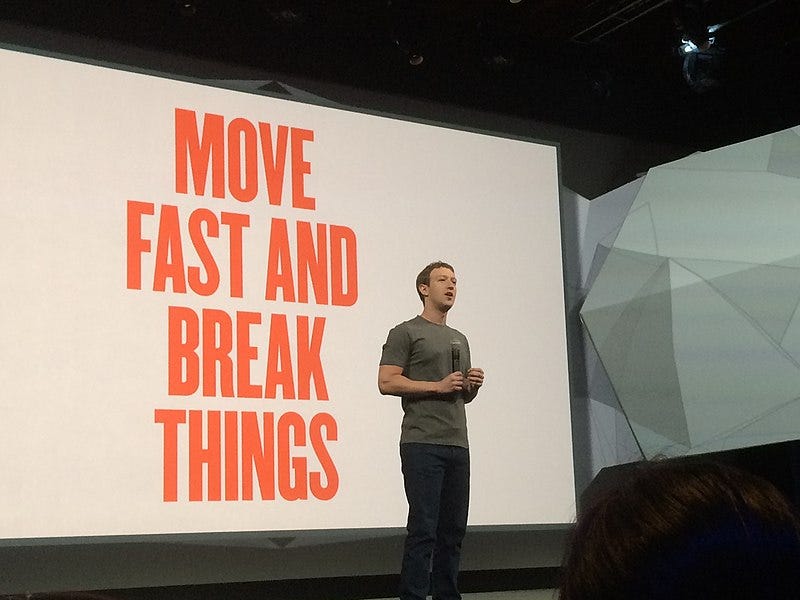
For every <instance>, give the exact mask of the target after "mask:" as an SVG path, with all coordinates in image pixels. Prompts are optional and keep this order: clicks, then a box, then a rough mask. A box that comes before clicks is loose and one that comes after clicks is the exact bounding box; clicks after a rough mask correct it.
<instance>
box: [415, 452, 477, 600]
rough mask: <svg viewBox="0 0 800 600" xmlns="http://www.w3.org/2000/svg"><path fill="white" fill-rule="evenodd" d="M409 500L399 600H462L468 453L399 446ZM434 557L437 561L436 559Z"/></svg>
mask: <svg viewBox="0 0 800 600" xmlns="http://www.w3.org/2000/svg"><path fill="white" fill-rule="evenodd" d="M400 461H401V464H402V468H403V481H404V484H405V490H406V498H407V500H408V524H407V525H406V530H407V532H408V535H407V536H406V541H405V549H404V552H403V566H402V569H401V571H400V599H401V600H424V599H425V598H426V597H427V596H428V592H429V591H430V593H431V594H432V595H433V599H434V600H459V599H460V598H461V594H459V593H458V567H459V563H460V561H461V542H462V540H463V539H464V534H465V533H466V531H467V512H468V510H469V450H468V449H467V448H461V447H459V446H442V445H437V444H418V443H404V444H400ZM431 557H433V560H431Z"/></svg>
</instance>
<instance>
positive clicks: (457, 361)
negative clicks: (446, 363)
mask: <svg viewBox="0 0 800 600" xmlns="http://www.w3.org/2000/svg"><path fill="white" fill-rule="evenodd" d="M450 359H451V361H452V366H453V369H452V371H450V372H451V373H455V372H456V371H460V370H461V342H460V341H459V340H452V341H451V342H450Z"/></svg>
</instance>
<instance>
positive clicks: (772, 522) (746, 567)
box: [559, 460, 800, 600]
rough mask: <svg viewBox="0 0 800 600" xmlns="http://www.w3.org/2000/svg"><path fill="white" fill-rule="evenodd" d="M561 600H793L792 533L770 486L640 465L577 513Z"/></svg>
mask: <svg viewBox="0 0 800 600" xmlns="http://www.w3.org/2000/svg"><path fill="white" fill-rule="evenodd" d="M559 598H560V599H561V600H605V599H609V600H610V599H613V600H645V599H646V600H662V599H663V600H684V599H686V600H688V599H698V600H700V599H703V600H709V599H717V598H719V599H723V598H724V599H725V600H735V599H738V598H742V599H749V598H753V599H756V598H757V599H762V598H763V599H767V598H768V599H779V600H782V599H800V525H799V524H798V520H797V517H796V515H795V513H794V510H793V508H792V507H791V505H790V504H789V502H788V501H787V499H786V498H785V497H784V496H783V495H782V494H781V493H780V492H779V491H778V490H777V489H776V488H775V487H774V486H773V485H772V484H771V483H769V482H767V481H765V480H763V479H761V478H759V477H756V476H755V475H752V474H749V473H746V472H743V471H740V470H738V469H734V468H732V467H729V466H724V465H720V464H714V463H708V462H703V463H701V462H698V461H695V460H670V461H664V462H654V463H642V464H641V465H640V466H637V467H636V468H634V469H633V470H632V472H631V473H630V474H629V475H628V476H627V478H626V479H625V481H623V482H622V483H621V484H620V485H618V486H617V487H615V488H614V489H611V490H607V491H606V492H604V493H601V494H599V495H598V496H597V497H595V498H593V499H592V500H590V501H589V502H588V503H587V506H585V507H583V508H582V510H581V512H580V514H579V515H578V520H577V525H576V528H575V531H574V533H573V537H572V540H571V544H570V546H569V548H568V549H567V554H566V557H565V560H564V563H563V565H562V584H561V589H560V595H559Z"/></svg>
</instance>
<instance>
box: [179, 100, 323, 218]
mask: <svg viewBox="0 0 800 600" xmlns="http://www.w3.org/2000/svg"><path fill="white" fill-rule="evenodd" d="M202 129H203V133H202V134H201V133H200V129H199V127H198V122H197V113H195V112H194V111H192V110H186V109H183V108H176V109H175V191H176V192H177V193H179V194H188V193H189V163H191V174H192V180H193V181H194V193H195V195H197V196H202V195H204V194H205V191H206V180H207V178H208V171H209V167H210V169H211V195H212V196H213V197H214V198H224V197H225V179H226V177H225V175H226V169H225V167H226V163H227V183H228V190H229V191H230V193H231V195H232V196H233V197H234V198H236V200H238V201H239V202H250V201H251V200H253V199H255V197H256V196H257V195H258V192H259V186H260V183H259V179H260V177H259V175H260V173H259V171H260V169H259V159H260V163H261V166H262V170H263V177H264V180H263V182H264V185H265V186H266V190H267V198H268V200H269V203H270V204H271V205H273V206H278V205H280V204H281V203H282V201H283V183H284V178H285V177H284V176H285V173H286V160H287V157H288V158H289V160H290V164H291V189H292V207H293V208H304V209H308V210H314V209H315V208H316V199H315V198H313V197H310V196H306V193H305V187H304V186H305V179H304V178H305V176H306V175H308V174H310V173H311V163H310V162H308V161H307V160H306V159H305V157H304V155H303V144H304V143H305V142H313V141H314V132H313V131H311V130H309V129H300V128H298V127H291V128H289V127H287V126H286V125H278V127H277V131H276V132H274V137H275V140H274V146H273V130H272V126H271V125H270V124H269V123H261V122H259V123H258V126H256V125H254V124H253V123H251V122H250V121H248V120H247V119H242V118H237V119H233V120H232V121H231V122H230V123H228V126H227V127H226V126H225V120H224V118H223V116H222V115H215V114H210V113H208V114H205V115H204V116H203V128H202Z"/></svg>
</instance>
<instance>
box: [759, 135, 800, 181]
mask: <svg viewBox="0 0 800 600" xmlns="http://www.w3.org/2000/svg"><path fill="white" fill-rule="evenodd" d="M774 137H775V141H774V142H773V144H772V153H771V154H770V157H769V165H768V166H767V170H768V171H769V172H771V173H775V174H777V175H785V176H786V177H800V164H798V162H797V157H798V156H800V135H798V132H797V131H794V130H792V129H788V130H786V131H782V132H780V133H776V134H775V136H774Z"/></svg>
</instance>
